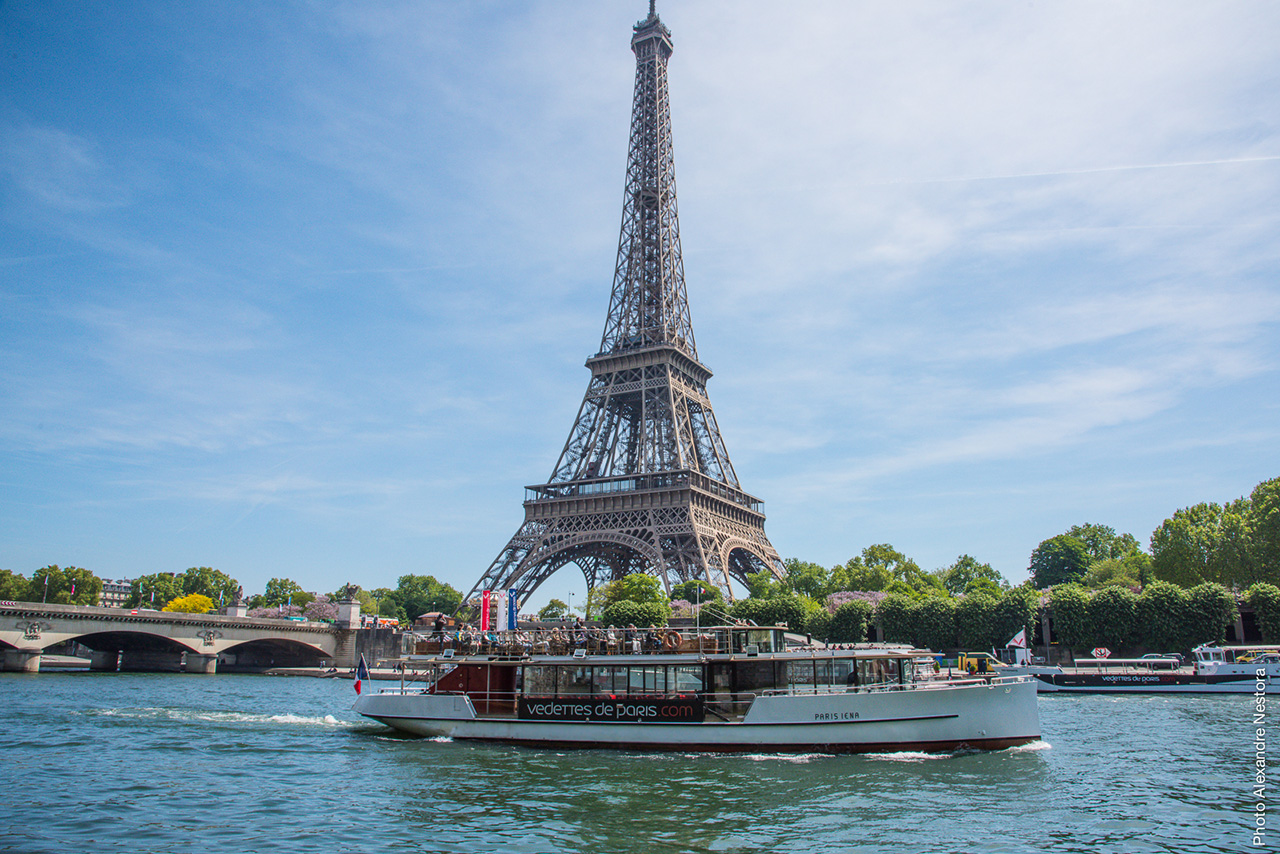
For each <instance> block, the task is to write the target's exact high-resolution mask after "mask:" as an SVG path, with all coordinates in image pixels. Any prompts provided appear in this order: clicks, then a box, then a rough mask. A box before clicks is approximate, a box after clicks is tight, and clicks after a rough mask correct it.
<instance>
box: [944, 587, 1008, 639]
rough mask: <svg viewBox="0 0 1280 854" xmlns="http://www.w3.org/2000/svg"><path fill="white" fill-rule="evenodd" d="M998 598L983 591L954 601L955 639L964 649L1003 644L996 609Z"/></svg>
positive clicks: (998, 602)
mask: <svg viewBox="0 0 1280 854" xmlns="http://www.w3.org/2000/svg"><path fill="white" fill-rule="evenodd" d="M999 604H1000V600H998V599H995V598H993V597H991V596H988V595H987V594H985V593H974V594H971V595H969V596H965V597H964V598H963V599H961V600H960V601H959V602H957V603H956V639H957V640H958V641H959V642H960V648H961V649H965V650H984V649H991V648H992V647H994V646H996V645H998V644H1003V643H1004V642H1005V640H1007V638H1003V637H1000V633H1001V632H1002V631H1003V629H1002V628H1001V627H1000V624H999V622H998V618H997V613H996V609H997V608H998V606H999Z"/></svg>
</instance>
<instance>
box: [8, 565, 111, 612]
mask: <svg viewBox="0 0 1280 854" xmlns="http://www.w3.org/2000/svg"><path fill="white" fill-rule="evenodd" d="M21 578H22V577H21V576H18V575H14V576H13V579H14V580H10V581H9V582H8V586H9V587H10V588H11V590H12V592H13V593H16V594H18V595H16V596H12V597H5V598H13V599H17V600H20V601H26V602H50V603H53V604H56V605H97V604H98V599H99V597H100V596H101V594H102V579H100V578H98V577H97V576H96V575H94V574H93V573H92V572H90V571H89V570H87V569H82V568H81V567H78V566H68V567H66V568H65V569H64V568H62V567H60V566H58V565H57V564H50V565H49V566H44V567H41V568H40V569H37V570H36V571H35V572H34V573H32V574H31V580H30V581H26V580H25V579H23V580H22V582H23V583H20V582H19V581H17V580H16V579H21ZM24 588H25V589H24Z"/></svg>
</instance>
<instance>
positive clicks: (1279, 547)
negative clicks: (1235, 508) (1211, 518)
mask: <svg viewBox="0 0 1280 854" xmlns="http://www.w3.org/2000/svg"><path fill="white" fill-rule="evenodd" d="M1245 529H1246V532H1247V534H1248V539H1249V557H1250V562H1251V564H1252V567H1253V569H1254V572H1255V576H1256V580H1258V581H1264V582H1267V583H1269V584H1280V477H1275V478H1272V479H1271V480H1264V481H1263V482H1262V483H1260V484H1258V485H1257V486H1256V487H1254V489H1253V492H1252V493H1251V494H1250V495H1249V508H1248V511H1247V512H1246V513H1245Z"/></svg>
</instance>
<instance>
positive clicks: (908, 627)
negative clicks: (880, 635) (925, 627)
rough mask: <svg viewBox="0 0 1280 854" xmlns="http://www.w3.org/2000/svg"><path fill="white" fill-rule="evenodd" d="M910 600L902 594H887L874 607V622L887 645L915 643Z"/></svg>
mask: <svg viewBox="0 0 1280 854" xmlns="http://www.w3.org/2000/svg"><path fill="white" fill-rule="evenodd" d="M912 601H913V600H912V598H911V597H910V596H908V595H906V594H903V593H893V592H891V593H889V595H888V596H886V597H884V598H883V599H881V600H880V604H879V605H877V606H876V611H875V614H876V622H877V623H879V624H880V629H881V630H882V631H883V632H884V639H885V640H886V641H888V642H889V643H912V644H913V643H915V642H916V639H915V634H916V631H915V620H914V616H915V615H914V614H913V612H912V610H911V603H912Z"/></svg>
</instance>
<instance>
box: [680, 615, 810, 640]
mask: <svg viewBox="0 0 1280 854" xmlns="http://www.w3.org/2000/svg"><path fill="white" fill-rule="evenodd" d="M706 625H711V623H710V622H708V623H706ZM804 630H805V631H806V632H808V633H809V634H810V635H812V636H813V638H814V640H820V641H826V640H830V638H831V614H829V613H827V609H826V608H819V609H818V610H816V611H806V612H805V615H804Z"/></svg>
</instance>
